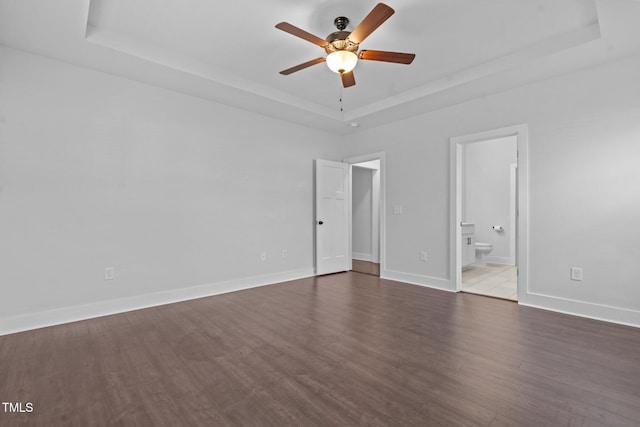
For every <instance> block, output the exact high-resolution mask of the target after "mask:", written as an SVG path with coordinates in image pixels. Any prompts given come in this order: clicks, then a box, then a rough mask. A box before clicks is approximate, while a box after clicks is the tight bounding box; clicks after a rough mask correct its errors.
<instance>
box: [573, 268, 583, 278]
mask: <svg viewBox="0 0 640 427" xmlns="http://www.w3.org/2000/svg"><path fill="white" fill-rule="evenodd" d="M571 280H577V281H580V280H582V268H580V267H571Z"/></svg>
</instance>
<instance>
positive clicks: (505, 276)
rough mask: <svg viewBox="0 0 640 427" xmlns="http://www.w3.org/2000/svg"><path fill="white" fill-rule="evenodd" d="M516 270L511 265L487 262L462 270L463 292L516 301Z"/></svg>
mask: <svg viewBox="0 0 640 427" xmlns="http://www.w3.org/2000/svg"><path fill="white" fill-rule="evenodd" d="M517 288H518V278H517V270H516V267H515V266H513V265H504V264H487V265H483V266H473V267H472V268H470V269H468V270H466V271H463V272H462V290H463V291H464V292H469V293H474V294H480V295H487V296H492V297H496V298H504V299H509V300H513V301H517V298H518V293H517Z"/></svg>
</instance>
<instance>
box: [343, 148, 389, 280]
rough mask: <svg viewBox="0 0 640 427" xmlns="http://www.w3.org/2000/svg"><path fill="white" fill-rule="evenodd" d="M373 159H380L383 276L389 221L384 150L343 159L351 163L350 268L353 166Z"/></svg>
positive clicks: (380, 240) (381, 270)
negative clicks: (387, 218) (387, 219)
mask: <svg viewBox="0 0 640 427" xmlns="http://www.w3.org/2000/svg"><path fill="white" fill-rule="evenodd" d="M373 160H379V161H380V169H379V170H378V173H379V174H380V186H379V192H378V196H379V200H378V221H379V224H380V227H379V260H380V261H379V262H380V277H383V272H384V271H386V265H387V264H386V259H387V257H386V246H387V240H386V236H387V232H386V230H387V221H386V195H385V188H386V185H385V153H384V152H383V151H380V152H377V153H370V154H363V155H360V156H355V157H348V158H345V159H342V161H343V162H345V163H348V164H349V269H353V262H352V259H353V198H352V194H353V192H352V184H353V166H352V165H354V164H356V163H364V162H370V161H373Z"/></svg>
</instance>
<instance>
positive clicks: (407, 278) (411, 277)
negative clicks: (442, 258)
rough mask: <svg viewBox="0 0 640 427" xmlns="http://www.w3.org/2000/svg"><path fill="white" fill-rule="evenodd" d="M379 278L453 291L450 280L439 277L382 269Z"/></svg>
mask: <svg viewBox="0 0 640 427" xmlns="http://www.w3.org/2000/svg"><path fill="white" fill-rule="evenodd" d="M380 278H381V279H389V280H395V281H397V282H404V283H410V284H412V285H419V286H426V287H428V288H434V289H440V290H442V291H449V292H455V291H452V290H451V282H450V281H449V280H448V279H441V278H439V277H431V276H423V275H420V274H413V273H404V272H401V271H394V270H383V271H381V272H380Z"/></svg>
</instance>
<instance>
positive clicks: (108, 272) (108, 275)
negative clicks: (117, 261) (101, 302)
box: [104, 267, 116, 280]
mask: <svg viewBox="0 0 640 427" xmlns="http://www.w3.org/2000/svg"><path fill="white" fill-rule="evenodd" d="M115 278H116V269H115V268H113V267H105V268H104V280H113V279H115Z"/></svg>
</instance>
